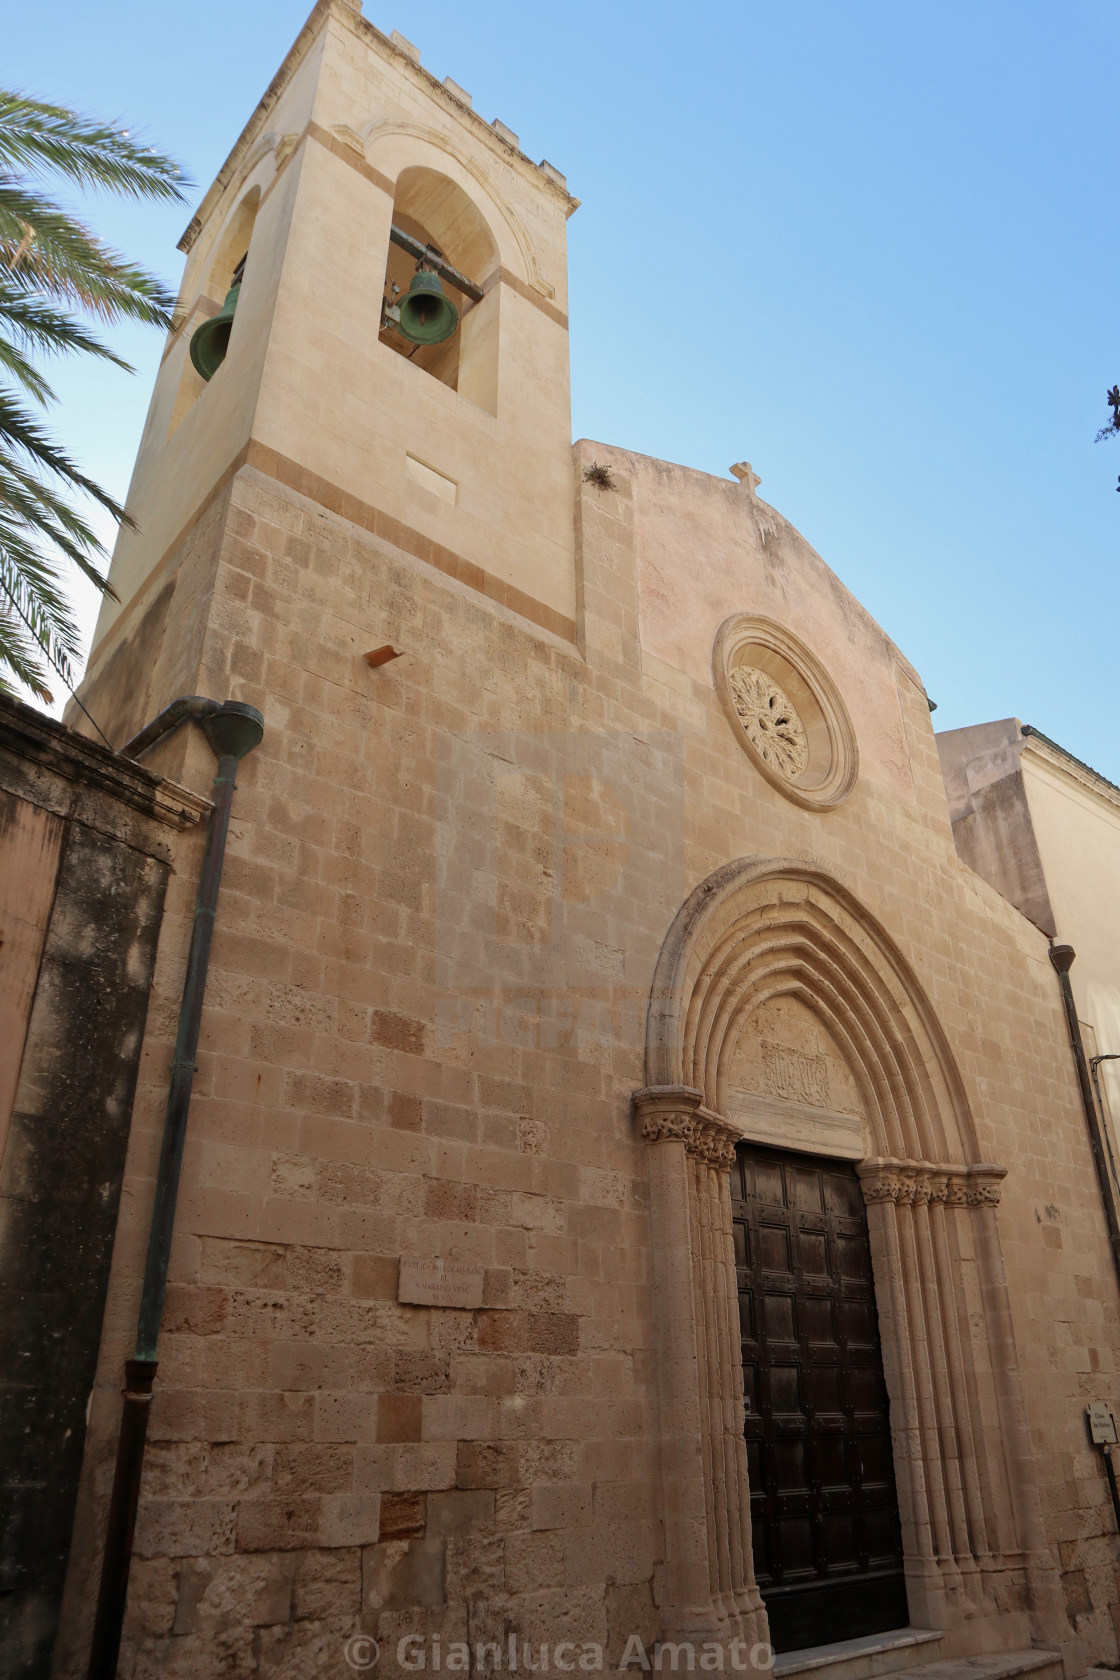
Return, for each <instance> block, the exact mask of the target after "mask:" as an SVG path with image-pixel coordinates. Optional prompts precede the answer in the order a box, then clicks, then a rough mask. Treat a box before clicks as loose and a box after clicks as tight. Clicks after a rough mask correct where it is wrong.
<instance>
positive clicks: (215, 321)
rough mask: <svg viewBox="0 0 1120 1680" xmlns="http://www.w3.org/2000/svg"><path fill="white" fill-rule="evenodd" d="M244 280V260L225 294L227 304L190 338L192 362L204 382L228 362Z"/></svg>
mask: <svg viewBox="0 0 1120 1680" xmlns="http://www.w3.org/2000/svg"><path fill="white" fill-rule="evenodd" d="M244 277H245V258H244V257H242V259H241V261H240V262H239V263H238V265H237V267H236V268H235V269H234V271H233V284H232V286H231V287H230V289H229V291H228V292H227V293H226V301H225V302H224V303H223V304H222V307H221V308H220V309H219V311H218V313H217V314H216V315H211V317H210V319H209V320H208V321H203V323H202V325H201V326H200V327H197V328H196V329H195V331H194V332H193V333H192V334H191V361H192V362H193V363H194V366H195V368H196V369H197V371H198V372H199V373H200V374H201V375H202V377H203V379H213V377H214V375H215V374H216V373H217V371H218V369H219V368H220V367H221V365H222V363H223V362H224V361H225V359H226V351H227V350H228V349H229V334H230V328H231V327H232V326H233V312H234V310H235V309H236V308H237V295H238V293H239V292H240V290H241V282H242V280H243V279H244Z"/></svg>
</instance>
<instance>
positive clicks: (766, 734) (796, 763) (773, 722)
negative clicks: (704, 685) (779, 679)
mask: <svg viewBox="0 0 1120 1680" xmlns="http://www.w3.org/2000/svg"><path fill="white" fill-rule="evenodd" d="M728 686H729V687H730V689H731V698H732V701H733V703H734V706H735V710H736V712H737V713H738V716H739V719H740V721H741V723H742V725H743V728H744V730H745V731H746V734H747V739H748V740H749V741H750V743H751V745H752V746H753V748H754V750H755V751H756V752H757V753H758V755H759V757H760V758H761V759H762V760H763V762H764V763H766V764H768V765H770V767H771V768H772V769H774V770H777V771H778V772H779V773H780V774H781V775H783V776H788V777H789V778H790V780H792V779H793V778H794V777H795V776H799V775H800V774H801V772H802V771H803V770H804V769H805V766H806V765H807V764H808V762H809V737H808V736H807V735H806V733H805V726H804V724H803V723H802V722H801V719H800V717H799V716H798V715H797V708H796V706H795V705H794V704H793V702H792V701H791V700H790V698H789V696H788V694H787V693H786V692H785V690H784V689H783V688H780V687H779V685H778V684H777V683H776V682H775V681H774V679H773V677H770V676H767V674H766V672H765V671H760V670H759V669H758V667H757V666H756V665H739V666H736V668H735V669H734V670H733V671H731V672H730V674H729V683H728Z"/></svg>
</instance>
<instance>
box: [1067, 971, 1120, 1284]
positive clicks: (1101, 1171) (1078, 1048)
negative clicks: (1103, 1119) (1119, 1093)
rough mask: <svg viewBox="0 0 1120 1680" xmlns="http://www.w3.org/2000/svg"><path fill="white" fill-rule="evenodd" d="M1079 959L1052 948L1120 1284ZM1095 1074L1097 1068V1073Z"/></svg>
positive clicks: (1119, 1252) (1117, 1235) (1118, 1241)
mask: <svg viewBox="0 0 1120 1680" xmlns="http://www.w3.org/2000/svg"><path fill="white" fill-rule="evenodd" d="M1076 956H1077V952H1076V951H1075V950H1074V948H1073V946H1072V945H1051V947H1050V961H1051V962H1052V963H1053V965H1054V968H1055V971H1056V972H1057V976H1058V985H1059V987H1060V988H1061V993H1062V1003H1063V1004H1064V1005H1065V1011H1066V1025H1067V1027H1068V1028H1069V1041H1070V1045H1071V1047H1072V1049H1073V1060H1074V1064H1075V1066H1076V1068H1077V1083H1078V1085H1079V1086H1080V1087H1081V1106H1082V1108H1083V1109H1084V1110H1085V1121H1086V1124H1087V1126H1088V1128H1089V1146H1090V1148H1091V1149H1092V1152H1093V1165H1094V1167H1095V1168H1096V1172H1097V1183H1098V1185H1099V1186H1100V1192H1101V1201H1102V1202H1103V1204H1104V1218H1105V1224H1106V1225H1107V1226H1108V1244H1109V1247H1110V1248H1111V1250H1112V1265H1113V1269H1114V1270H1115V1272H1116V1282H1117V1284H1118V1285H1120V1217H1118V1216H1117V1211H1116V1193H1115V1190H1114V1189H1113V1184H1112V1179H1111V1178H1110V1177H1109V1172H1108V1163H1107V1162H1106V1160H1105V1144H1104V1137H1103V1134H1102V1132H1101V1123H1100V1117H1099V1115H1098V1113H1097V1105H1096V1103H1095V1102H1094V1100H1093V1086H1092V1083H1091V1082H1090V1079H1089V1063H1088V1060H1087V1058H1086V1055H1085V1042H1084V1040H1083V1038H1082V1036H1081V1022H1080V1021H1079V1020H1078V1019H1077V1005H1076V1003H1075V1002H1074V998H1073V987H1072V986H1071V985H1070V980H1069V971H1070V969H1071V968H1072V967H1073V963H1074V958H1075V957H1076ZM1103 1059H1104V1058H1102V1060H1103ZM1095 1071H1096V1070H1095V1069H1094V1073H1095Z"/></svg>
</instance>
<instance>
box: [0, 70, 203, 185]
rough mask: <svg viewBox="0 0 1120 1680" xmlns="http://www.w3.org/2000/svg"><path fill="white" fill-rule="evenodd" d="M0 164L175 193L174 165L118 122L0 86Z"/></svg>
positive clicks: (179, 179)
mask: <svg viewBox="0 0 1120 1680" xmlns="http://www.w3.org/2000/svg"><path fill="white" fill-rule="evenodd" d="M0 166H7V167H8V168H15V169H20V170H48V171H50V172H52V173H54V174H57V175H64V176H66V177H67V178H68V179H69V180H71V181H76V182H77V183H78V185H79V186H82V187H87V188H90V187H92V188H100V189H101V190H103V191H107V192H113V193H119V194H124V195H127V196H128V197H131V198H162V199H181V198H182V197H183V188H184V187H185V186H186V185H187V182H186V180H185V178H184V176H183V174H182V171H181V170H180V168H179V165H178V164H177V163H176V162H175V161H174V160H173V159H172V158H169V157H164V156H162V155H161V154H160V153H159V152H155V151H152V150H151V149H150V148H149V147H147V146H145V145H144V144H143V143H142V141H141V139H140V137H139V136H136V135H133V134H131V133H130V132H129V130H128V129H125V128H121V127H120V125H119V124H118V123H99V122H94V121H93V120H92V119H90V118H89V117H83V116H80V115H79V114H78V113H77V112H76V111H70V110H67V109H66V108H65V107H64V106H62V105H47V104H44V103H43V102H42V101H41V100H38V99H30V98H28V96H27V95H26V94H22V93H13V92H8V91H4V90H0Z"/></svg>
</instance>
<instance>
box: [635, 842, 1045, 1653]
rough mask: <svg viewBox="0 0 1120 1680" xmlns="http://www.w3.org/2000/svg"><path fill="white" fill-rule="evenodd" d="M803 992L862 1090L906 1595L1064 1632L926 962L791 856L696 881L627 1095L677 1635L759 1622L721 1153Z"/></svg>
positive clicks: (936, 1611) (1019, 1385) (758, 1628)
mask: <svg viewBox="0 0 1120 1680" xmlns="http://www.w3.org/2000/svg"><path fill="white" fill-rule="evenodd" d="M775 998H796V999H797V1000H798V1003H799V1005H801V1006H803V1007H804V1008H805V1009H807V1010H809V1011H811V1012H812V1013H813V1014H814V1015H816V1016H817V1017H819V1019H820V1020H821V1021H822V1022H823V1023H824V1025H825V1027H826V1029H827V1034H828V1038H829V1040H830V1041H831V1042H832V1043H833V1044H834V1045H835V1046H836V1047H837V1049H838V1050H839V1052H840V1053H841V1054H842V1055H843V1057H844V1060H845V1063H846V1065H847V1066H848V1068H850V1070H851V1073H852V1076H853V1078H854V1079H855V1081H856V1084H857V1085H858V1088H859V1090H860V1093H861V1098H862V1106H863V1123H864V1125H865V1127H866V1131H865V1137H867V1139H868V1140H869V1144H870V1147H869V1150H868V1153H867V1154H866V1156H865V1157H864V1158H863V1159H862V1160H860V1161H859V1162H858V1163H857V1167H856V1170H857V1172H858V1173H859V1175H860V1180H861V1183H862V1186H863V1193H864V1199H865V1201H866V1203H867V1217H868V1233H869V1237H870V1242H871V1252H872V1266H873V1270H874V1277H875V1296H876V1304H877V1307H878V1314H879V1324H880V1331H881V1339H882V1348H883V1366H884V1374H885V1377H886V1381H887V1387H888V1391H889V1393H890V1401H891V1429H892V1437H893V1444H894V1457H895V1479H896V1483H897V1489H898V1502H899V1516H900V1518H901V1522H902V1530H903V1540H904V1549H905V1567H906V1583H907V1594H908V1598H909V1605H910V1615H911V1620H912V1621H913V1623H914V1624H915V1625H916V1626H924V1627H940V1628H944V1629H946V1630H947V1631H949V1630H951V1629H953V1628H959V1627H963V1626H964V1624H966V1623H967V1622H969V1621H972V1620H975V1619H981V1620H982V1619H985V1618H988V1617H994V1616H997V1615H999V1614H1000V1612H1001V1609H1002V1608H1005V1607H1006V1606H1007V1605H1008V1604H1010V1603H1013V1602H1018V1603H1021V1604H1022V1605H1023V1606H1024V1612H1025V1619H1026V1622H1027V1623H1028V1627H1029V1632H1028V1628H1025V1629H1024V1634H1026V1635H1027V1636H1028V1637H1029V1638H1031V1639H1033V1640H1034V1641H1035V1642H1036V1643H1050V1642H1052V1643H1055V1644H1058V1643H1061V1642H1062V1641H1064V1640H1068V1639H1069V1638H1070V1630H1069V1624H1068V1621H1067V1619H1066V1614H1065V1609H1064V1603H1063V1600H1062V1595H1061V1590H1060V1585H1059V1580H1058V1574H1057V1569H1056V1567H1055V1564H1054V1560H1053V1558H1052V1556H1051V1555H1050V1552H1049V1550H1048V1548H1047V1545H1046V1540H1045V1534H1044V1530H1043V1524H1042V1511H1041V1505H1040V1501H1039V1495H1038V1488H1037V1482H1036V1479H1035V1473H1034V1463H1033V1458H1032V1453H1031V1445H1030V1438H1029V1432H1028V1429H1027V1423H1026V1408H1025V1401H1024V1394H1023V1380H1022V1373H1021V1369H1020V1365H1019V1359H1018V1352H1017V1349H1016V1345H1015V1340H1014V1333H1013V1329H1012V1320H1011V1311H1010V1301H1009V1299H1008V1295H1007V1285H1006V1280H1005V1276H1004V1266H1003V1258H1002V1253H1001V1247H1000V1237H999V1229H998V1225H997V1223H996V1209H997V1206H998V1203H999V1198H1000V1184H1001V1180H1002V1179H1003V1177H1004V1169H1003V1168H1002V1167H1001V1166H998V1165H996V1164H994V1163H991V1162H985V1161H982V1160H980V1159H979V1158H978V1149H977V1144H976V1137H975V1131H974V1127H973V1124H972V1118H971V1115H970V1112H969V1108H968V1102H967V1098H966V1095H965V1091H964V1088H963V1085H962V1082H961V1080H960V1077H959V1074H958V1072H957V1069H956V1066H955V1063H954V1060H953V1056H952V1053H951V1050H950V1048H949V1045H948V1043H947V1041H946V1039H945V1036H944V1034H943V1032H942V1031H941V1028H940V1026H939V1024H938V1022H937V1019H936V1017H935V1015H934V1013H933V1010H932V1008H931V1006H930V1004H929V1001H928V999H927V998H926V997H925V994H924V992H923V990H922V988H921V985H920V984H919V982H918V980H917V978H916V976H915V975H914V973H913V971H912V970H911V969H910V968H909V966H908V965H907V963H906V961H905V959H904V958H903V956H902V954H901V952H900V951H899V950H898V948H897V947H896V946H895V945H894V944H893V942H892V941H891V939H890V938H889V936H888V935H887V934H886V932H885V931H884V930H883V929H882V928H881V927H880V926H879V925H878V923H877V922H876V921H875V920H874V918H873V917H871V916H870V915H869V914H868V912H867V911H866V910H865V909H864V908H863V907H862V906H861V905H860V903H859V902H858V900H856V899H855V898H854V896H853V895H852V894H851V893H849V892H848V891H847V890H846V889H845V888H844V887H843V886H841V885H840V883H839V882H838V881H836V880H834V879H833V878H832V877H830V876H829V875H828V874H827V872H826V871H825V870H823V869H820V868H818V867H816V866H815V865H810V864H804V863H801V862H798V861H796V860H791V859H768V858H755V859H749V858H745V859H740V860H738V861H737V862H734V863H730V864H727V865H726V866H725V867H724V868H722V869H720V870H717V871H716V872H715V873H714V874H712V875H710V876H709V877H708V878H707V879H706V880H705V881H702V882H701V883H700V885H699V886H698V887H697V888H696V889H695V891H694V892H693V893H692V894H691V895H690V897H689V898H688V899H687V900H686V902H685V904H684V905H682V907H681V909H680V911H679V912H678V914H677V916H676V918H675V920H674V922H673V925H672V927H671V928H670V930H669V932H668V934H667V935H666V938H665V942H664V944H663V946H662V949H661V955H660V958H659V960H658V964H657V968H656V971H655V976H654V983H653V988H652V992H651V996H650V1004H649V1011H648V1015H647V1027H646V1064H645V1072H646V1081H647V1083H646V1086H645V1087H644V1088H643V1089H642V1090H640V1091H636V1092H635V1093H634V1097H633V1108H634V1115H635V1120H636V1122H637V1126H638V1130H639V1132H640V1135H641V1136H642V1137H643V1139H644V1140H645V1142H646V1144H647V1146H648V1156H647V1159H648V1163H649V1179H650V1209H651V1221H652V1233H653V1241H652V1245H651V1264H652V1271H653V1276H652V1278H651V1283H652V1286H653V1287H652V1300H653V1303H654V1311H655V1315H656V1322H655V1330H656V1335H657V1340H658V1351H659V1359H658V1397H659V1414H660V1433H661V1438H662V1450H661V1461H662V1483H663V1486H662V1499H663V1512H662V1517H663V1526H664V1533H665V1551H666V1556H665V1596H664V1600H663V1602H662V1609H661V1615H662V1634H663V1637H665V1638H684V1637H696V1636H697V1635H699V1634H702V1633H703V1632H704V1631H705V1630H707V1632H708V1633H709V1635H710V1634H711V1633H713V1632H714V1633H715V1634H716V1635H718V1636H722V1637H726V1638H734V1637H745V1638H748V1639H752V1640H753V1639H758V1638H765V1637H766V1633H765V1627H766V1623H765V1614H766V1613H765V1609H764V1606H763V1604H762V1601H761V1597H760V1595H759V1591H758V1587H757V1584H756V1582H755V1579H754V1573H753V1566H752V1560H751V1534H750V1514H749V1513H750V1488H749V1485H748V1480H747V1468H746V1455H745V1450H744V1443H743V1425H742V1417H743V1412H742V1406H743V1381H742V1365H741V1356H740V1346H739V1335H738V1322H737V1295H736V1284H735V1258H734V1249H733V1244H732V1236H731V1203H730V1187H729V1175H728V1167H729V1165H730V1163H731V1161H732V1160H733V1158H734V1152H735V1148H736V1145H737V1143H738V1142H739V1141H740V1139H741V1138H742V1136H743V1132H742V1128H741V1127H740V1126H739V1125H738V1124H736V1123H735V1122H734V1121H733V1120H731V1119H729V1118H728V1117H727V1107H726V1101H725V1097H726V1090H727V1071H728V1064H729V1062H732V1061H733V1059H734V1054H735V1047H736V1045H737V1043H738V1042H739V1040H740V1036H741V1033H742V1030H743V1027H744V1023H745V1022H747V1021H749V1019H750V1016H751V1014H752V1013H753V1012H754V1011H756V1010H758V1009H759V1008H762V1007H763V1006H765V1005H766V1004H767V1003H768V1001H769V1000H773V999H775Z"/></svg>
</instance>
